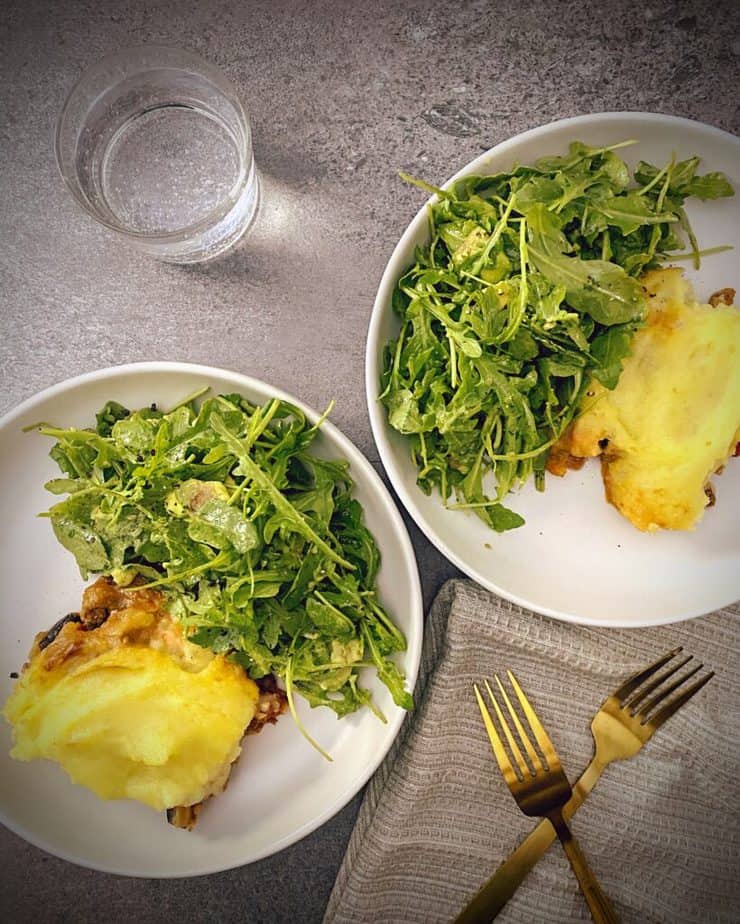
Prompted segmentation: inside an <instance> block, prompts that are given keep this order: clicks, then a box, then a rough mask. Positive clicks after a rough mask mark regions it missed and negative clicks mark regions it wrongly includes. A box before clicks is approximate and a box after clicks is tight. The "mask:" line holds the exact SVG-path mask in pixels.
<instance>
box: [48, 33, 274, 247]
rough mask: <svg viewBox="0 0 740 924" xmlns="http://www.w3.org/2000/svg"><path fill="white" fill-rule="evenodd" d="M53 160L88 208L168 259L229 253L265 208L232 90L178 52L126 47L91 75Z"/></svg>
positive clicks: (76, 91)
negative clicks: (260, 207) (258, 212)
mask: <svg viewBox="0 0 740 924" xmlns="http://www.w3.org/2000/svg"><path fill="white" fill-rule="evenodd" d="M56 158H57V163H58V165H59V170H60V172H61V174H62V177H63V178H64V181H65V183H66V184H67V186H68V187H69V189H70V190H71V192H72V195H73V196H74V197H75V199H76V200H77V201H78V202H79V203H80V205H81V206H82V207H83V208H84V209H85V211H86V212H88V213H89V214H90V215H92V216H93V218H95V219H96V220H97V221H99V222H101V223H102V224H103V225H105V226H106V227H108V228H111V229H112V230H113V231H116V232H118V234H120V235H121V236H122V237H123V238H125V239H126V240H128V241H129V242H130V243H131V244H133V245H134V246H135V247H137V248H138V249H139V250H142V251H144V252H145V253H148V254H150V255H151V256H153V257H157V258H158V259H160V260H166V261H168V262H171V263H196V262H199V261H202V260H209V259H211V258H213V257H216V256H218V255H220V254H222V253H223V252H224V251H225V250H227V249H228V248H230V247H232V246H233V245H234V244H235V243H236V242H237V241H238V240H239V238H240V237H241V236H242V235H243V234H244V232H245V231H246V230H247V228H248V227H249V225H250V224H251V223H252V221H253V219H254V216H255V213H256V211H257V206H258V203H259V180H258V177H257V173H256V170H255V166H254V155H253V153H252V135H251V130H250V127H249V120H248V119H247V116H246V114H245V112H244V109H243V108H242V105H241V103H240V101H239V97H238V96H237V94H236V90H235V89H234V87H233V86H232V84H231V83H230V82H229V81H228V80H227V79H226V78H225V77H224V75H223V74H222V73H221V72H220V71H219V70H218V69H217V68H215V67H213V66H212V65H210V64H209V63H208V62H207V61H203V60H202V59H201V58H199V57H198V56H197V55H194V54H192V53H191V52H187V51H181V50H178V49H175V48H165V47H159V46H155V45H147V46H141V47H138V48H129V49H126V50H124V51H120V52H117V53H115V54H112V55H108V56H107V57H105V58H103V59H102V60H101V61H99V62H98V63H97V64H95V65H94V66H93V67H91V68H90V69H89V70H87V71H86V72H85V73H84V74H83V75H82V77H81V78H80V80H79V81H78V82H77V84H76V85H75V87H74V88H73V89H72V91H71V93H70V95H69V97H68V98H67V101H66V103H65V104H64V108H63V109H62V112H61V114H60V116H59V120H58V122H57V130H56Z"/></svg>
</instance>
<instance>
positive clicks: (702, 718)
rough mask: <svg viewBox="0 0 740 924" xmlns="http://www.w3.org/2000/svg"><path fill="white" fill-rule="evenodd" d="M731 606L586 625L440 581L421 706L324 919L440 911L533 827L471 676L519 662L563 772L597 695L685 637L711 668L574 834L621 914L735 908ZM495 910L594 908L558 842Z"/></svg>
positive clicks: (381, 781)
mask: <svg viewBox="0 0 740 924" xmlns="http://www.w3.org/2000/svg"><path fill="white" fill-rule="evenodd" d="M739 613H740V610H739V609H738V607H737V606H735V607H731V608H728V609H727V610H723V611H720V612H718V613H714V614H712V615H711V616H706V617H703V618H702V619H697V620H692V621H689V622H684V623H679V624H676V625H672V626H661V627H658V628H652V629H639V630H631V629H630V630H621V629H620V630H616V629H592V628H586V627H580V626H572V625H568V624H565V623H560V622H556V621H555V620H553V619H547V618H545V617H542V616H538V615H537V614H535V613H530V612H528V611H526V610H523V609H521V608H520V607H517V606H514V605H513V604H510V603H507V602H506V601H504V600H501V599H499V598H497V597H495V596H492V595H491V594H488V593H486V592H485V591H483V590H481V589H480V588H479V587H477V586H476V585H475V584H473V583H471V582H468V581H461V580H455V581H450V582H448V583H447V584H446V585H445V586H444V587H443V588H442V590H441V591H440V593H439V595H438V597H437V599H436V601H435V602H434V605H433V607H432V610H431V613H430V616H429V619H428V622H427V626H426V637H425V643H424V651H423V656H422V666H421V673H420V678H419V683H418V686H417V689H416V703H417V708H416V710H415V712H414V713H413V714H412V715H410V716H409V717H408V719H407V721H406V724H405V725H404V727H403V729H402V731H401V734H400V735H399V736H398V738H397V740H396V742H395V743H394V746H393V747H392V749H391V751H390V752H389V754H388V756H387V758H386V760H385V761H384V763H383V764H382V765H381V767H380V769H379V770H378V772H377V773H376V775H375V776H374V778H373V779H372V781H371V782H370V784H369V787H368V790H367V793H366V796H365V800H364V802H363V804H362V808H361V809H360V814H359V817H358V821H357V825H356V827H355V830H354V832H353V834H352V838H351V840H350V843H349V846H348V849H347V853H346V856H345V858H344V862H343V864H342V867H341V869H340V872H339V875H338V877H337V881H336V884H335V886H334V890H333V892H332V894H331V897H330V899H329V904H328V907H327V911H326V916H325V918H324V924H345V922H347V924H348V922H357V924H366V922H368V921H382V922H383V924H390V922H398V924H413V922H417V921H418V922H425V924H426V922H435V921H439V922H448V921H450V920H451V919H452V918H453V917H454V916H455V915H456V914H457V913H458V912H459V911H460V910H461V909H462V907H463V906H464V905H465V904H466V902H467V901H468V900H469V899H470V898H471V896H472V895H473V894H474V892H475V891H476V890H477V888H478V887H479V886H480V885H481V883H482V882H484V881H485V880H486V879H487V878H488V877H489V876H490V875H491V873H492V872H493V871H494V870H495V868H496V867H497V866H498V865H499V863H501V862H502V861H503V860H504V859H505V858H506V857H507V856H508V855H509V853H510V852H511V851H512V850H513V849H514V848H515V847H516V846H517V844H518V843H519V842H520V841H521V840H522V838H523V837H524V836H526V834H527V833H528V832H529V831H530V830H531V828H532V827H533V824H534V823H535V822H533V820H531V819H528V818H526V817H525V816H524V815H522V813H521V812H520V811H519V809H518V808H517V807H516V804H515V802H514V800H513V798H512V797H511V795H510V794H509V792H508V790H507V789H506V787H505V785H504V782H503V779H502V777H501V774H500V772H499V770H498V767H497V765H496V763H495V760H494V757H493V754H492V753H491V748H490V744H489V741H488V737H487V735H486V733H485V730H484V727H483V723H482V722H481V718H480V713H479V711H478V707H477V705H476V703H475V699H474V697H473V691H472V686H471V685H472V683H473V682H474V681H477V680H480V679H481V678H483V677H489V678H490V677H492V675H493V674H494V673H497V672H499V673H500V672H501V671H502V670H505V669H506V668H511V669H512V670H513V671H514V673H515V674H516V675H517V678H518V680H519V681H520V683H521V684H522V687H523V688H524V690H525V691H526V693H527V694H528V696H529V698H530V699H531V700H532V702H533V705H534V706H535V708H536V709H537V712H538V714H539V716H540V718H541V719H542V722H543V724H544V726H545V728H546V729H547V730H548V732H549V733H550V737H551V738H552V740H553V743H554V744H555V747H556V749H557V750H558V753H559V754H560V758H561V760H562V762H563V766H564V768H565V770H566V772H567V774H568V776H569V778H570V779H571V781H573V780H575V779H576V777H577V776H578V775H579V774H580V773H581V771H582V770H583V769H584V767H585V766H586V764H587V763H588V761H589V760H590V758H591V753H592V738H591V732H590V725H591V718H592V716H593V714H594V713H595V712H596V710H597V709H598V707H599V705H600V704H601V702H602V701H603V700H604V698H605V697H606V695H607V694H608V693H609V692H610V691H611V690H613V689H615V688H616V687H617V686H618V684H619V683H620V682H621V681H622V680H624V679H625V678H626V677H627V676H628V675H629V674H631V673H633V672H634V671H636V670H638V669H639V668H641V667H643V666H645V665H647V664H648V663H650V662H651V661H653V660H655V659H656V658H657V657H658V656H659V655H661V654H662V653H664V652H666V651H668V650H670V649H671V648H674V647H676V646H677V645H683V646H684V647H685V649H686V651H687V653H691V654H693V655H694V656H695V658H697V659H698V660H701V661H703V662H704V663H705V664H706V665H707V667H711V668H713V669H714V670H715V671H716V672H717V676H716V677H715V678H714V679H713V680H712V681H711V682H710V683H709V684H708V685H707V686H706V687H704V689H703V690H701V692H700V693H698V694H697V695H696V696H695V697H694V698H693V699H692V701H691V702H690V703H689V704H688V705H686V706H684V708H683V709H682V710H680V711H679V712H678V713H677V714H676V715H675V716H673V717H672V718H671V719H670V720H669V721H668V722H667V723H666V724H665V725H663V727H662V728H661V729H660V730H659V731H658V732H657V734H656V735H655V737H654V738H653V739H652V740H651V741H649V742H648V743H647V745H645V747H644V748H643V750H642V751H641V752H640V753H639V754H638V755H637V756H636V757H634V758H633V759H632V760H628V761H623V762H619V763H614V764H611V765H610V766H609V767H608V768H607V769H606V771H605V773H604V775H603V776H602V778H601V780H600V781H599V783H598V784H597V786H596V788H595V789H594V791H593V792H592V793H591V795H590V796H589V798H588V800H587V801H586V803H585V804H584V805H583V806H582V807H581V809H580V810H579V812H578V814H577V815H576V816H575V818H574V820H573V830H574V831H575V833H576V834H577V836H578V838H579V840H580V842H581V846H582V847H583V849H584V851H585V853H586V855H587V857H588V859H589V861H590V863H591V866H592V868H593V870H594V872H595V873H596V875H597V876H598V878H599V880H600V882H601V884H602V886H603V888H604V889H605V891H606V893H607V894H608V895H609V897H610V898H611V899H612V902H613V904H614V906H615V908H616V910H617V912H618V914H619V915H620V917H621V919H622V921H623V922H625V924H629V922H633V921H634V922H640V924H647V922H658V921H660V922H671V924H676V922H681V924H689V922H693V921H696V922H697V924H708V922H725V921H726V922H730V921H737V920H738V914H739V913H740V910H739V908H740V886H739V883H740V870H739V869H738V857H740V849H739V848H740V843H739V842H740V823H739V822H740V817H739V812H738V803H739V802H740V800H739V799H738V796H740V789H739V787H738V776H739V774H740V741H739V736H738V729H739V728H740V715H739V705H740V695H739V694H740V678H739V676H738V645H739V642H740V623H738V620H737V616H738V614H739ZM697 663H698V662H697ZM498 920H500V921H503V922H506V921H509V922H538V921H543V922H544V921H548V922H549V921H553V922H567V921H586V920H590V917H589V913H588V910H587V907H586V904H585V902H584V901H583V899H582V897H581V895H580V893H579V891H578V885H577V882H576V879H575V877H574V876H573V874H572V873H571V871H570V867H569V866H568V862H567V860H566V858H565V854H564V853H563V851H562V849H561V848H560V846H559V845H558V844H557V843H555V844H553V845H552V847H551V848H550V850H549V851H548V852H547V854H546V855H545V856H544V857H543V858H542V860H541V861H540V863H539V864H538V865H537V867H536V868H535V870H533V871H532V873H530V875H529V876H528V878H527V879H526V880H525V882H524V883H523V884H522V886H521V887H520V889H519V891H518V892H517V893H516V895H514V897H513V898H512V899H511V900H510V901H509V903H508V904H507V906H506V908H505V909H504V911H503V912H502V913H501V915H500V916H499V918H498Z"/></svg>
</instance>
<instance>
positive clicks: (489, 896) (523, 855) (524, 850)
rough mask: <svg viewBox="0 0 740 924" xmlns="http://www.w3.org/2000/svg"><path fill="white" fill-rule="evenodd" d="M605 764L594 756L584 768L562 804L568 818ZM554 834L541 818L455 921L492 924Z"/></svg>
mask: <svg viewBox="0 0 740 924" xmlns="http://www.w3.org/2000/svg"><path fill="white" fill-rule="evenodd" d="M604 766H605V765H604V764H602V763H601V762H600V761H597V760H596V759H595V758H594V759H593V760H592V761H591V763H590V764H589V765H588V767H587V768H586V769H585V770H584V771H583V774H582V775H581V778H580V779H579V780H578V782H577V783H576V784H575V785H574V787H573V795H572V796H571V797H570V799H569V800H568V801H567V802H566V803H565V805H564V806H563V815H564V816H565V818H571V817H572V816H573V815H574V814H575V812H576V810H577V809H578V808H580V806H581V805H583V802H584V801H585V799H586V796H587V795H588V794H589V793H590V792H591V790H592V789H593V788H594V786H595V785H596V782H597V781H598V779H599V777H600V776H601V774H602V773H603V771H604ZM555 837H556V835H555V829H554V828H553V826H552V825H551V824H550V823H549V822H548V821H545V820H543V821H541V822H540V823H539V824H538V825H537V827H536V828H535V829H534V831H532V832H531V833H530V834H528V835H527V837H526V838H525V839H524V840H523V841H522V842H521V844H520V845H519V846H518V847H517V848H516V850H515V851H514V852H513V853H512V854H510V855H509V857H508V858H507V859H506V860H504V862H503V863H502V864H501V866H499V868H498V869H497V870H496V872H495V873H494V874H493V876H492V877H491V878H490V879H489V880H488V882H487V883H486V884H485V885H484V886H481V888H480V890H479V891H478V892H477V893H476V894H475V896H474V897H473V898H472V900H471V901H470V903H469V904H468V905H467V906H466V907H465V909H464V910H463V911H461V912H460V914H459V915H458V916H457V917H456V918H455V924H490V922H491V921H492V920H493V919H494V918H495V917H496V915H497V914H498V913H499V912H500V911H501V909H502V908H503V907H504V905H505V904H506V902H508V900H509V899H510V898H511V896H512V895H513V894H514V893H515V892H516V890H517V889H518V888H519V886H520V885H521V884H522V882H523V881H524V879H525V878H526V877H527V875H528V874H529V873H530V872H531V871H532V870H533V869H534V867H535V866H536V865H537V863H538V862H539V860H541V859H542V857H544V855H545V853H547V848H548V847H549V846H550V844H552V842H553V841H554V840H555Z"/></svg>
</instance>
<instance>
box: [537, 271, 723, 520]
mask: <svg viewBox="0 0 740 924" xmlns="http://www.w3.org/2000/svg"><path fill="white" fill-rule="evenodd" d="M642 281H643V284H644V285H645V289H646V291H647V294H648V296H649V298H648V317H647V322H646V324H645V326H644V327H643V328H642V329H641V330H639V331H638V332H637V333H636V334H635V336H634V340H633V343H632V353H631V355H630V356H629V357H628V358H627V360H626V361H625V363H624V367H623V371H622V375H621V377H620V380H619V383H618V385H617V387H616V388H615V389H614V390H613V391H608V390H607V389H605V388H603V387H602V386H600V385H598V383H594V384H593V385H592V386H591V387H590V388H589V391H588V394H587V396H586V398H585V401H584V405H583V410H582V411H581V413H580V415H579V416H578V418H577V419H576V421H575V423H574V424H573V426H572V427H571V428H570V430H569V431H568V432H567V433H566V435H565V437H564V438H563V439H562V440H561V441H560V442H559V444H556V446H555V447H554V451H553V452H552V453H551V460H549V461H548V468H549V469H550V471H552V472H553V473H555V474H564V470H565V465H563V464H562V463H563V461H564V460H565V461H566V464H567V457H568V456H572V457H578V458H582V457H586V456H596V455H601V458H602V473H603V477H604V486H605V488H606V496H607V499H608V500H609V501H610V502H611V503H612V504H614V506H615V507H617V509H618V510H619V511H620V513H622V514H623V515H624V516H626V517H627V518H628V519H629V520H630V521H631V522H632V523H633V524H634V525H635V526H637V527H638V529H641V530H647V531H653V530H656V529H660V528H662V529H680V530H685V529H693V528H694V526H695V525H696V524H697V522H698V521H699V520H700V519H701V517H702V514H703V512H704V508H705V507H706V506H707V504H708V503H709V502H710V490H709V489H708V483H709V478H710V476H711V475H712V474H713V473H714V472H716V471H717V470H718V469H720V468H721V466H722V465H724V463H725V462H726V461H727V458H728V457H729V456H730V455H732V453H733V451H734V449H735V445H736V443H737V441H738V438H739V437H740V311H738V309H737V308H736V307H734V306H732V305H729V304H727V299H724V298H723V299H721V300H718V301H717V304H712V305H708V304H706V305H704V304H700V303H699V302H697V301H696V299H695V297H694V294H693V292H692V290H691V286H690V285H689V283H688V282H687V281H686V280H685V279H684V278H683V274H682V271H681V270H680V269H677V268H669V269H664V270H653V271H652V272H650V273H647V274H646V275H645V276H644V277H643V280H642Z"/></svg>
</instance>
